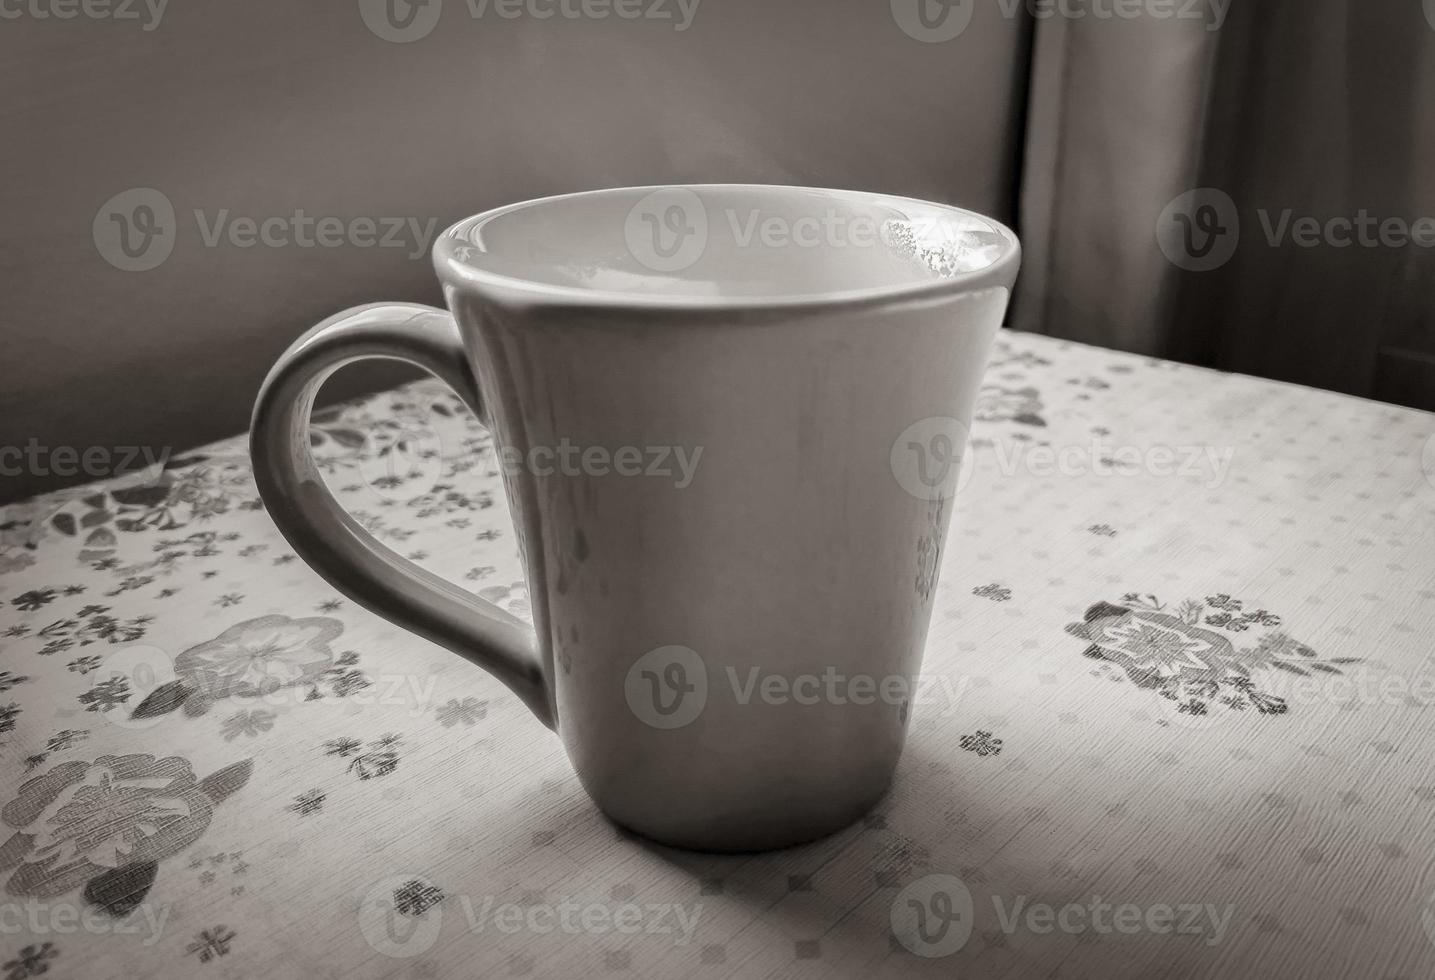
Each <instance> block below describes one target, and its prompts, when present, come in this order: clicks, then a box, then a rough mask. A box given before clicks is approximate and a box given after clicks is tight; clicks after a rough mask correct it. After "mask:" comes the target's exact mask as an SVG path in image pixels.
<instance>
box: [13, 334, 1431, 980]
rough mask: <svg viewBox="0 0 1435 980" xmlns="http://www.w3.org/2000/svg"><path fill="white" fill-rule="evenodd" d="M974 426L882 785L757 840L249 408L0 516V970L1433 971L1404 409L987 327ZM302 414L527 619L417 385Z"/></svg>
mask: <svg viewBox="0 0 1435 980" xmlns="http://www.w3.org/2000/svg"><path fill="white" fill-rule="evenodd" d="M978 419H979V421H978V422H977V424H976V426H975V427H974V431H973V438H972V445H971V447H970V450H969V453H968V460H967V463H966V469H965V470H964V476H963V478H962V480H961V481H960V491H959V493H958V495H957V498H956V505H955V520H954V526H953V531H952V536H951V540H950V543H949V547H948V548H947V550H946V553H945V555H944V556H943V561H942V568H941V578H940V586H939V590H938V597H937V600H936V611H935V613H934V616H933V623H932V629H931V636H930V642H929V645H928V650H927V655H926V664H925V668H924V671H925V673H926V674H928V675H931V676H934V677H936V678H937V679H938V680H939V681H940V682H941V683H938V684H936V685H934V686H933V688H932V696H931V697H929V698H927V699H926V700H925V701H924V702H922V703H919V704H918V707H917V709H916V711H915V713H914V716H913V719H912V722H911V732H910V735H909V739H908V745H907V749H906V753H905V755H904V758H903V763H902V766H901V769H900V771H899V773H898V776H897V779H896V782H895V784H894V786H893V789H892V791H891V793H890V795H889V796H888V797H887V798H886V799H885V800H884V801H883V803H882V804H881V805H880V806H879V807H878V809H876V810H875V811H874V812H873V813H871V814H870V815H869V816H867V817H866V819H864V820H863V821H861V822H860V823H858V824H857V825H855V826H853V827H851V828H849V829H847V830H846V831H843V832H841V833H839V834H837V835H835V836H833V837H831V838H829V839H827V840H824V841H821V842H818V843H816V844H812V845H809V846H805V847H800V848H795V849H791V850H787V851H783V852H778V853H772V854H764V855H750V856H736V857H733V856H713V855H702V854H692V853H684V852H678V851H671V850H666V849H663V848H659V847H656V846H652V845H649V844H646V843H644V842H642V841H639V840H635V839H633V838H631V837H629V836H627V835H625V834H623V833H622V832H620V831H618V830H617V829H616V828H615V827H614V826H613V825H611V824H610V823H608V822H607V821H606V820H605V819H603V818H602V817H601V816H600V815H599V814H598V813H597V812H596V811H595V809H594V807H593V806H592V805H591V804H590V803H589V801H588V799H587V798H586V797H585V796H584V794H583V792H582V790H581V789H580V787H579V785H578V783H577V780H576V778H575V777H574V775H573V773H572V771H571V769H570V767H569V764H568V762H567V761H566V759H565V757H564V755H563V752H562V749H561V747H560V744H559V741H558V740H557V739H556V738H555V737H553V736H552V735H551V734H549V733H548V732H546V731H544V730H543V729H542V728H541V727H540V726H539V725H538V724H537V723H536V722H535V721H534V720H533V719H532V718H531V717H530V716H529V715H528V713H527V711H526V709H525V708H524V707H523V706H522V705H521V704H520V703H519V702H518V701H517V699H516V698H514V697H513V696H511V695H509V694H508V693H507V692H506V691H505V690H504V689H503V688H502V687H500V686H499V685H498V684H497V683H496V682H494V681H492V680H491V679H490V678H488V677H487V676H486V675H485V674H484V673H482V672H481V671H479V670H477V669H475V668H472V667H470V666H468V665H466V664H464V663H463V662H462V661H460V660H459V659H458V658H456V657H454V656H452V655H451V654H448V653H446V652H444V651H441V650H439V649H437V648H434V647H432V646H430V645H428V644H427V643H425V642H423V641H421V640H418V639H415V638H413V637H411V636H409V635H407V634H405V633H403V632H402V631H399V630H397V629H395V628H393V627H390V626H388V625H387V624H386V623H384V622H383V621H381V620H380V619H378V618H377V617H375V616H373V615H371V614H369V613H367V612H365V611H363V610H361V609H359V608H357V607H355V606H354V605H353V604H352V603H351V602H349V601H347V600H345V599H343V598H341V597H340V596H338V595H336V594H335V593H334V591H333V590H332V589H331V588H329V587H328V586H327V585H326V584H325V583H324V582H323V581H322V580H320V579H319V578H318V577H317V576H316V575H315V574H313V573H312V572H311V571H309V569H308V568H306V567H305V565H304V564H303V563H302V562H300V561H298V560H297V559H296V558H295V556H294V555H293V554H292V553H291V552H290V551H289V549H288V548H287V546H286V544H285V542H284V541H283V539H282V538H281V537H280V536H279V535H278V533H277V532H276V531H275V529H274V527H273V526H272V524H271V523H270V521H269V520H268V518H267V517H266V515H265V512H264V510H263V509H262V507H261V506H260V504H259V502H258V500H257V499H256V495H255V490H254V486H253V483H252V480H251V476H250V471H249V466H248V462H247V459H246V456H245V445H244V441H243V440H242V439H240V438H235V439H232V440H227V441H225V442H222V443H219V444H216V445H214V446H211V447H209V448H206V449H203V450H200V451H196V452H194V453H190V454H187V455H185V456H183V457H180V458H174V459H171V460H170V461H169V463H168V464H167V466H166V468H165V470H164V471H163V472H162V473H159V474H155V473H150V474H145V475H143V476H142V477H134V478H129V477H127V478H121V479H119V480H117V481H114V482H111V483H106V484H96V485H93V486H90V487H86V488H84V489H82V490H77V491H69V492H65V493H62V494H57V495H50V496H47V497H44V498H41V499H37V500H34V501H30V502H26V503H23V504H19V505H14V506H10V507H7V508H4V509H3V510H0V733H3V734H0V773H3V776H0V804H3V809H0V820H3V823H4V825H5V826H4V828H3V830H0V841H3V843H0V944H3V948H0V964H3V969H4V971H5V976H6V977H7V978H10V980H16V978H23V977H31V976H38V975H41V974H44V975H47V976H55V977H81V978H103V977H124V978H131V977H141V976H144V977H164V976H175V977H205V976H214V977H249V976H263V977H269V978H285V977H296V978H297V977H303V978H306V980H314V978H323V977H335V978H338V977H371V976H372V977H378V976H413V977H441V976H462V977H471V976H517V977H522V976H537V977H550V976H551V977H564V978H567V977H573V976H579V975H595V974H596V975H601V976H613V977H615V978H620V977H628V976H642V977H672V976H688V977H695V978H701V977H714V978H716V977H727V976H758V977H768V976H777V977H825V976H832V975H841V976H853V977H879V976H893V977H896V976H907V975H910V974H926V973H930V974H931V975H936V976H973V977H977V976H980V977H1027V976H1033V977H1048V978H1051V977H1059V978H1066V977H1092V978H1098V977H1099V978H1110V977H1172V978H1175V977H1235V976H1242V977H1245V976H1249V977H1257V976H1259V977H1293V978H1294V977H1300V978H1310V977H1377V978H1393V977H1405V978H1410V980H1415V978H1428V977H1431V976H1435V897H1432V896H1435V710H1433V709H1432V704H1435V657H1432V653H1435V640H1432V637H1435V448H1432V447H1435V443H1432V442H1431V440H1432V436H1435V418H1432V416H1429V415H1425V414H1422V413H1418V412H1414V411H1407V410H1403V409H1398V408H1393V407H1390V406H1386V405H1380V404H1375V403H1371V402H1363V401H1358V400H1354V399H1350V398H1345V397H1340V396H1336V395H1331V394H1327V393H1322V392H1316V391H1310V390H1306V389H1302V388H1296V387H1290V386H1285V385H1280V384H1275V383H1271V382H1266V381H1259V380H1254V379H1250V378H1245V377H1239V376H1231V375H1224V374H1218V373H1214V372H1208V371H1203V370H1198V369H1194V368H1188V367H1181V366H1177V365H1174V364H1169V363H1164V362H1159V361H1152V360H1147V359H1143V358H1139V357H1134V356H1130V355H1124V354H1115V353H1111V352H1108V351H1104V350H1099V349H1095V348H1088V347H1081V346H1077V345H1071V344H1064V343H1058V342H1054V341H1051V340H1049V339H1045V338H1040V337H1033V336H1026V335H1020V334H1010V333H1004V334H1003V336H1002V339H1001V340H1000V342H999V345H998V349H997V351H996V354H995V357H994V360H993V363H992V366H991V368H990V370H989V372H988V375H987V377H986V382H985V387H984V388H983V390H982V395H981V403H980V406H979V409H978ZM313 443H314V445H315V448H316V452H317V453H318V454H319V455H320V456H321V457H322V459H323V460H324V466H325V469H326V472H327V474H328V478H329V480H330V482H331V485H332V486H334V487H335V488H336V492H338V493H339V494H340V496H341V499H343V501H344V502H345V503H346V505H347V506H348V507H349V508H350V509H351V511H352V512H353V513H355V514H356V515H358V516H359V517H360V519H361V520H363V521H365V522H366V523H367V524H368V525H369V526H370V527H371V528H372V529H373V530H374V532H375V533H377V534H378V535H379V536H380V537H382V538H383V539H384V540H385V541H387V542H388V543H389V544H391V545H392V546H393V547H395V548H397V549H399V550H400V551H401V552H403V553H405V554H407V555H409V556H410V557H411V558H413V559H414V560H416V561H418V562H420V563H422V564H424V565H426V566H428V567H430V568H432V569H433V570H435V571H436V572H438V573H440V574H442V575H444V576H445V577H447V578H449V579H451V580H453V581H455V582H458V583H462V584H463V585H465V586H467V587H468V588H471V589H473V590H474V591H476V592H478V593H480V594H482V595H483V596H486V597H488V598H490V599H493V600H494V601H496V602H498V603H500V604H501V605H503V606H504V607H505V608H507V609H509V610H510V611H512V612H514V613H516V614H518V615H520V616H522V615H526V613H527V594H526V590H525V587H524V583H523V578H522V573H521V570H520V564H519V560H518V556H517V551H516V547H515V542H514V537H513V532H512V528H511V525H510V523H509V518H508V514H507V509H506V505H505V501H504V498H503V494H502V490H501V485H500V477H499V474H498V467H497V464H496V461H495V459H494V453H493V447H492V445H491V443H490V440H489V438H488V436H487V434H486V433H485V432H484V431H483V430H482V429H480V428H479V427H478V426H477V425H476V423H474V422H473V421H472V420H471V419H470V418H469V417H468V416H467V414H466V413H465V411H464V410H463V409H462V407H461V406H460V405H459V403H458V402H457V400H456V399H455V398H454V397H453V396H452V395H451V394H450V393H449V392H448V391H447V390H446V389H444V388H442V387H441V386H439V385H437V384H436V383H427V382H426V383H420V384H416V385H412V386H408V387H405V388H402V389H399V390H397V391H393V392H388V393H385V394H381V395H378V396H375V397H372V398H369V399H367V400H365V401H363V402H361V403H357V404H353V405H349V406H346V407H343V408H340V409H336V410H331V411H328V412H326V413H324V414H323V415H321V416H320V417H319V418H317V419H316V421H315V426H314V429H313Z"/></svg>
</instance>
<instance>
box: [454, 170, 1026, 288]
mask: <svg viewBox="0 0 1435 980" xmlns="http://www.w3.org/2000/svg"><path fill="white" fill-rule="evenodd" d="M663 190H685V191H690V192H693V193H695V194H701V193H702V192H703V191H710V192H714V191H728V192H731V191H751V192H758V193H761V192H773V191H778V192H784V191H785V192H806V193H818V194H834V195H840V196H843V197H847V198H852V199H857V200H860V201H862V202H865V203H869V204H870V203H874V202H877V203H888V204H894V205H907V206H916V207H922V208H935V209H938V210H940V211H945V212H949V213H951V214H953V215H956V216H960V217H963V218H967V219H976V220H979V221H982V222H985V223H986V224H989V225H991V226H992V228H993V230H994V231H996V232H997V233H998V234H999V235H1000V236H1001V237H1002V239H1003V240H1004V244H1003V249H1002V252H1001V254H1000V255H999V256H998V257H997V258H996V259H995V260H994V261H992V262H991V263H990V264H988V265H986V266H984V267H982V268H980V269H976V270H973V271H969V272H956V273H953V274H952V275H950V276H945V277H942V278H938V279H915V278H914V279H912V280H910V281H907V282H899V283H894V284H890V285H880V286H868V287H862V288H858V289H833V290H824V291H821V292H815V293H800V294H794V295H790V296H781V295H771V296H767V295H759V296H740V295H728V296H704V295H682V294H667V293H638V292H623V291H618V290H604V289H587V288H584V287H580V286H566V285H558V284H555V283H546V282H539V281H537V280H534V279H525V278H519V277H515V276H506V275H502V274H499V273H497V272H493V271H492V270H489V269H485V268H483V267H482V266H480V265H477V264H475V263H472V262H469V261H467V260H466V259H465V258H463V257H461V256H459V255H457V254H455V252H456V250H457V249H459V248H463V247H472V246H471V244H470V243H471V239H470V238H469V235H468V233H469V232H470V231H471V230H472V229H473V228H475V227H478V226H481V225H482V224H485V223H487V222H489V221H491V220H493V219H495V218H498V217H501V216H503V215H505V214H510V213H512V212H514V211H518V210H521V209H524V208H529V207H534V206H537V205H541V204H553V203H557V202H560V201H565V200H573V199H578V198H593V197H605V196H609V195H623V194H627V195H632V194H635V193H647V194H651V193H654V192H657V191H663ZM1021 251H1022V249H1021V241H1020V240H1019V239H1018V237H1017V235H1016V233H1015V232H1013V231H1012V230H1011V229H1010V228H1009V227H1007V226H1006V225H1005V224H1003V223H1002V222H1000V221H997V220H996V219H995V218H991V217H988V216H987V215H985V214H982V213H980V212H977V211H972V210H970V209H968V208H962V207H958V206H956V205H953V204H944V203H941V202H938V201H927V200H923V199H921V198H914V197H906V196H903V195H899V194H883V193H879V192H876V191H860V190H851V189H843V188H831V187H812V186H807V185H802V184H753V183H704V184H645V185H636V186H630V187H605V188H597V189H591V190H584V191H572V192H568V193H564V194H551V195H548V196H545V197H537V198H531V199H528V200H523V201H517V202H514V203H512V204H505V205H502V206H500V207H496V208H490V209H489V210H487V211H482V212H480V213H478V214H475V215H470V216H469V217H466V218H463V219H461V220H459V221H456V222H454V223H453V224H452V225H450V226H449V227H448V228H446V229H445V230H444V232H443V234H441V235H440V236H439V237H438V240H437V241H436V242H434V245H433V251H432V257H433V263H434V269H435V271H436V272H437V273H438V276H439V279H440V280H441V281H442V282H443V284H444V285H445V286H446V287H452V288H462V287H469V288H474V289H478V290H480V291H481V292H483V293H484V294H487V295H493V296H495V297H496V298H499V299H502V300H505V301H507V302H511V303H513V304H516V305H524V306H563V307H581V308H591V309H604V310H630V311H633V312H634V313H645V312H653V311H659V312H661V311H672V312H675V313H677V312H689V313H694V312H729V311H731V312H746V311H762V310H773V311H798V310H809V309H819V310H820V309H823V308H833V307H841V308H851V307H861V306H869V305H887V304H892V303H905V302H912V301H931V300H939V299H942V298H947V297H951V296H957V295H965V294H970V293H975V292H979V291H982V290H985V289H990V288H994V287H995V288H1004V289H1007V290H1010V289H1011V287H1012V285H1013V283H1014V280H1015V278H1016V270H1017V268H1018V267H1019V265H1020V261H1021Z"/></svg>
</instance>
